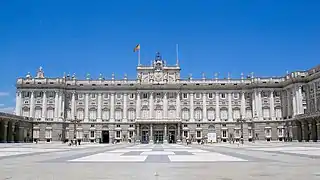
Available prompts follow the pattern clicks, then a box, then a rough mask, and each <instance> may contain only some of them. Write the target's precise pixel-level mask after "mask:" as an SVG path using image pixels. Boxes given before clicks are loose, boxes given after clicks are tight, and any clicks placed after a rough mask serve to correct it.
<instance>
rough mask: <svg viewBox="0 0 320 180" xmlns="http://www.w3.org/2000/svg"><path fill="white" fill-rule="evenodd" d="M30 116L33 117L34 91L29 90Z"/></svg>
mask: <svg viewBox="0 0 320 180" xmlns="http://www.w3.org/2000/svg"><path fill="white" fill-rule="evenodd" d="M30 99H31V102H30V117H32V118H34V91H31V98H30Z"/></svg>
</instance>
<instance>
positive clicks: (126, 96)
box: [123, 93, 128, 122]
mask: <svg viewBox="0 0 320 180" xmlns="http://www.w3.org/2000/svg"><path fill="white" fill-rule="evenodd" d="M127 103H128V93H124V94H123V122H127V109H128V107H127Z"/></svg>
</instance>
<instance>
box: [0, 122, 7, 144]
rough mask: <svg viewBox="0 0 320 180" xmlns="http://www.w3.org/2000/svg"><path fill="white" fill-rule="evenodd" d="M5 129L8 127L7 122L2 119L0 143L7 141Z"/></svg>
mask: <svg viewBox="0 0 320 180" xmlns="http://www.w3.org/2000/svg"><path fill="white" fill-rule="evenodd" d="M7 129H8V122H7V121H2V126H0V133H1V134H0V143H6V142H7Z"/></svg>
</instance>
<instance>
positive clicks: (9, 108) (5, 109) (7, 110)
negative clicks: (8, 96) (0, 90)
mask: <svg viewBox="0 0 320 180" xmlns="http://www.w3.org/2000/svg"><path fill="white" fill-rule="evenodd" d="M14 111H15V107H3V108H0V112H4V113H10V114H15V112H14Z"/></svg>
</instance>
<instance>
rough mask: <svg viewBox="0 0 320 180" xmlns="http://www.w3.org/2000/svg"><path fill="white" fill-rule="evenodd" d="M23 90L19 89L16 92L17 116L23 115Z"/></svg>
mask: <svg viewBox="0 0 320 180" xmlns="http://www.w3.org/2000/svg"><path fill="white" fill-rule="evenodd" d="M21 100H22V97H21V92H20V91H17V92H16V109H15V113H16V115H17V116H21Z"/></svg>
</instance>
